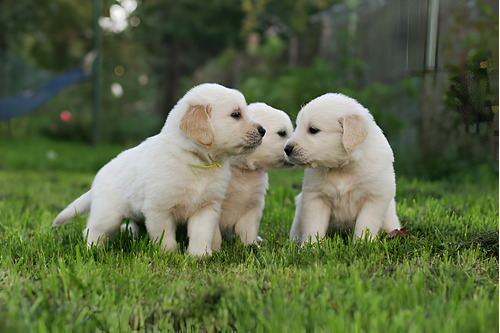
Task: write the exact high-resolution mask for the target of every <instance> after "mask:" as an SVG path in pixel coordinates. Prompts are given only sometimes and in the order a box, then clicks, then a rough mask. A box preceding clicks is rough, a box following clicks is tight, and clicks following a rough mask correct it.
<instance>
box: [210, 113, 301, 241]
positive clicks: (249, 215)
mask: <svg viewBox="0 0 500 333" xmlns="http://www.w3.org/2000/svg"><path fill="white" fill-rule="evenodd" d="M248 111H249V113H250V115H251V117H252V118H253V119H255V120H256V121H258V122H259V123H260V124H262V126H264V127H265V129H266V135H265V136H264V138H263V140H262V144H261V145H260V146H258V147H257V149H256V150H255V151H253V152H252V153H251V154H249V155H239V156H235V157H232V158H231V160H230V161H231V180H230V182H229V188H228V191H227V193H226V198H225V200H224V202H223V204H222V212H221V216H220V231H221V232H222V235H223V236H226V237H228V236H231V235H233V234H234V233H236V234H237V235H238V236H239V237H240V239H241V241H242V242H243V243H244V244H245V245H248V244H251V243H254V242H256V241H257V239H258V231H259V225H260V219H261V217H262V211H263V209H264V205H265V202H264V199H265V195H266V190H267V188H268V176H267V172H268V171H269V170H272V169H283V168H290V167H293V164H290V163H288V162H287V161H286V159H285V155H284V154H283V147H284V146H285V143H286V140H287V139H288V138H289V137H290V136H291V135H292V132H293V125H292V122H291V120H290V118H289V117H288V115H287V114H286V113H285V112H283V111H281V110H277V109H274V108H272V107H270V106H268V105H267V104H264V103H253V104H250V105H249V106H248ZM218 246H220V234H219V235H217V236H216V237H215V239H214V249H215V248H218Z"/></svg>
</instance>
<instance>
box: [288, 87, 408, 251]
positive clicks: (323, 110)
mask: <svg viewBox="0 0 500 333" xmlns="http://www.w3.org/2000/svg"><path fill="white" fill-rule="evenodd" d="M285 153H286V154H287V158H288V159H289V161H290V162H292V163H294V164H296V165H298V166H302V167H306V170H305V172H304V180H303V185H302V193H300V194H299V195H298V196H297V198H296V211H295V218H294V220H293V225H292V229H291V231H290V238H291V239H292V240H295V241H297V242H299V243H300V244H304V242H306V241H308V240H309V239H310V240H311V242H316V241H317V240H318V239H321V238H322V237H324V236H325V235H326V233H327V231H328V230H330V229H334V230H335V229H350V228H352V227H353V225H354V239H353V241H355V240H356V239H357V238H364V237H368V238H369V239H373V236H375V235H377V234H378V232H379V230H380V229H381V228H382V229H383V230H385V231H387V232H390V231H392V230H394V229H399V228H400V224H399V219H398V217H397V215H396V204H395V201H394V196H395V193H396V183H395V175H394V168H393V162H394V157H393V153H392V149H391V147H390V146H389V143H388V142H387V139H386V138H385V136H384V135H383V133H382V130H381V129H380V128H379V127H378V126H377V124H376V123H375V121H374V119H373V117H372V115H371V114H370V112H369V111H368V110H367V109H365V108H364V107H363V106H362V105H361V104H359V103H358V102H357V101H356V100H354V99H352V98H350V97H347V96H344V95H342V94H325V95H323V96H320V97H318V98H316V99H314V100H312V101H311V102H309V103H308V104H307V105H305V106H304V107H303V108H302V109H301V111H300V112H299V114H298V117H297V127H296V129H295V132H294V133H293V134H292V137H291V138H290V139H289V140H288V142H287V145H286V146H285Z"/></svg>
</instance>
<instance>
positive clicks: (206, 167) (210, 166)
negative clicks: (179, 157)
mask: <svg viewBox="0 0 500 333" xmlns="http://www.w3.org/2000/svg"><path fill="white" fill-rule="evenodd" d="M188 164H189V163H188ZM189 165H190V166H192V167H195V168H200V169H208V168H213V167H219V168H222V166H221V165H220V164H219V162H215V164H212V165H195V164H189Z"/></svg>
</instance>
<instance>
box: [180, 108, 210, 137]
mask: <svg viewBox="0 0 500 333" xmlns="http://www.w3.org/2000/svg"><path fill="white" fill-rule="evenodd" d="M211 112H212V109H211V108H210V105H190V106H189V107H188V109H187V110H186V113H185V114H184V117H182V120H181V124H180V125H179V128H180V129H181V131H183V132H184V134H186V135H187V136H188V137H189V138H190V139H192V140H194V141H196V142H198V143H199V144H202V145H204V146H211V145H212V143H213V142H214V139H215V133H214V128H213V127H212V123H211V122H210V114H211Z"/></svg>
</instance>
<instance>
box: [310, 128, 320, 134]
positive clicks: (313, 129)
mask: <svg viewBox="0 0 500 333" xmlns="http://www.w3.org/2000/svg"><path fill="white" fill-rule="evenodd" d="M318 132H319V129H317V128H316V127H314V126H311V127H309V133H311V134H316V133H318Z"/></svg>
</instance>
